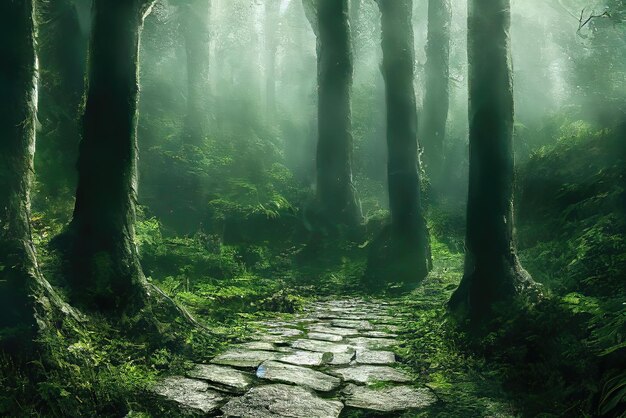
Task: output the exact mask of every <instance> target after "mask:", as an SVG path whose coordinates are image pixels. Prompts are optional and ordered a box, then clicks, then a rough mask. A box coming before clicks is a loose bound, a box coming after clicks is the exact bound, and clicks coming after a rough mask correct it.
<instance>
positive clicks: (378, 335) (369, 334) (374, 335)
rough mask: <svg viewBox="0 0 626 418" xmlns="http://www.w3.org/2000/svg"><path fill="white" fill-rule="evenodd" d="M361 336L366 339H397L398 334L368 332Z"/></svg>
mask: <svg viewBox="0 0 626 418" xmlns="http://www.w3.org/2000/svg"><path fill="white" fill-rule="evenodd" d="M361 335H363V336H364V337H370V338H397V337H398V334H392V333H390V332H384V331H366V332H363V333H362V334H361Z"/></svg>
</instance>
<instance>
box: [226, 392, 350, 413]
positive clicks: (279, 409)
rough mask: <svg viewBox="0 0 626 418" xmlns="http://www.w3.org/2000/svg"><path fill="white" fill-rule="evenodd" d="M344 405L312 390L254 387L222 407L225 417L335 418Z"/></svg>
mask: <svg viewBox="0 0 626 418" xmlns="http://www.w3.org/2000/svg"><path fill="white" fill-rule="evenodd" d="M342 409H343V404H342V403H341V402H339V401H336V400H328V399H322V398H320V397H319V396H317V395H315V393H314V392H312V391H311V390H308V389H305V388H302V387H299V386H290V385H283V384H276V385H266V386H257V387H254V388H252V389H250V390H249V391H248V392H247V393H246V394H245V395H243V396H242V397H240V398H235V399H232V400H230V401H229V402H228V403H227V404H226V405H224V407H223V408H222V412H223V413H224V417H246V418H276V417H290V418H292V417H293V418H336V417H338V416H339V414H340V413H341V410H342Z"/></svg>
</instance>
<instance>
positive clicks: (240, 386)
mask: <svg viewBox="0 0 626 418" xmlns="http://www.w3.org/2000/svg"><path fill="white" fill-rule="evenodd" d="M187 376H189V377H191V378H194V379H201V380H205V381H208V382H209V383H210V384H213V385H216V386H217V387H216V389H218V390H219V389H223V390H226V391H228V392H235V393H243V392H245V391H246V390H248V389H250V386H252V382H253V378H252V375H250V374H248V373H244V372H241V371H239V370H236V369H233V368H230V367H223V366H216V365H215V364H196V365H195V366H194V367H193V369H191V371H189V372H188V373H187Z"/></svg>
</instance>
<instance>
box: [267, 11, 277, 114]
mask: <svg viewBox="0 0 626 418" xmlns="http://www.w3.org/2000/svg"><path fill="white" fill-rule="evenodd" d="M279 7H280V2H277V1H274V0H266V1H265V30H264V32H265V71H266V73H265V97H266V100H265V104H266V113H267V117H268V119H269V122H270V123H273V122H274V119H275V117H276V50H277V49H278V29H279V27H278V11H279Z"/></svg>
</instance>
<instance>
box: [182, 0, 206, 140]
mask: <svg viewBox="0 0 626 418" xmlns="http://www.w3.org/2000/svg"><path fill="white" fill-rule="evenodd" d="M181 8H182V10H181V11H182V21H181V25H182V30H183V37H184V39H185V51H186V53H187V117H186V121H185V134H184V136H185V142H187V143H189V144H193V145H199V144H201V143H202V141H204V139H205V138H206V136H207V131H208V127H209V109H208V107H209V106H208V95H209V91H210V83H209V51H210V48H211V44H210V34H209V13H210V3H209V0H192V1H190V2H189V3H187V4H184V5H183V6H181Z"/></svg>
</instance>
